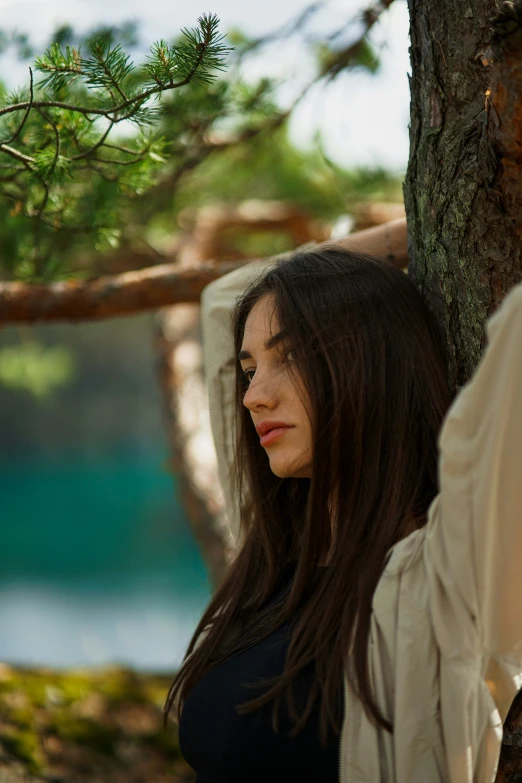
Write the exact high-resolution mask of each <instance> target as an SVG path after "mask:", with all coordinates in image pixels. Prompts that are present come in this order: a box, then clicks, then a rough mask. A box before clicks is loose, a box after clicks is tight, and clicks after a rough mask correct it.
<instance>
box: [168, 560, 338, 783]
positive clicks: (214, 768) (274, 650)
mask: <svg viewBox="0 0 522 783" xmlns="http://www.w3.org/2000/svg"><path fill="white" fill-rule="evenodd" d="M290 578H291V577H290ZM288 583H289V579H288V572H287V574H286V577H285V578H284V579H283V582H282V584H280V586H279V588H278V589H277V591H276V593H275V594H274V596H273V598H272V599H271V601H275V600H276V599H277V597H278V596H279V595H280V593H281V592H282V591H283V590H285V589H287V588H288ZM271 601H270V602H271ZM270 602H269V603H270ZM291 623H292V618H290V619H289V620H288V621H287V622H286V623H284V624H283V625H282V626H280V627H279V628H277V629H276V630H275V631H274V632H273V633H271V634H270V635H269V636H267V637H266V638H265V639H263V640H262V641H261V642H259V643H258V644H254V645H253V646H251V647H249V648H247V649H246V650H243V651H242V652H240V653H236V654H235V655H233V656H232V657H231V658H229V659H228V660H226V661H224V663H222V664H221V665H219V666H217V667H216V668H214V669H213V670H212V671H210V672H208V673H207V674H206V675H205V676H204V677H202V678H201V680H200V681H199V682H198V683H197V684H196V685H195V687H194V688H193V690H192V691H191V693H190V694H189V696H188V697H187V700H186V701H185V704H184V706H183V710H182V713H181V719H180V723H179V745H180V750H181V753H182V755H183V757H184V759H185V761H186V762H187V763H188V764H189V765H190V766H191V767H192V768H193V769H194V770H195V772H196V774H197V777H196V783H283V782H284V783H294V781H295V783H317V782H318V781H321V783H338V781H339V742H340V738H339V736H335V735H334V734H333V731H332V729H331V727H329V734H328V744H327V746H326V747H323V746H322V745H321V744H320V742H319V702H318V700H317V699H316V701H315V704H314V707H313V709H312V712H311V714H310V716H309V718H308V721H307V723H306V724H305V726H304V728H303V729H302V730H301V731H300V733H299V734H298V735H297V736H296V737H294V738H293V739H290V738H288V733H289V731H290V729H291V728H292V725H293V724H292V722H291V721H290V718H289V716H288V707H287V704H286V694H283V696H282V697H280V704H279V725H278V733H277V734H275V733H274V732H273V730H272V710H273V706H274V702H273V700H271V701H270V702H269V703H268V704H265V705H264V706H263V707H261V708H260V709H258V710H256V711H254V712H251V713H250V714H248V715H238V714H237V713H236V711H235V709H234V707H235V706H236V705H237V704H239V703H243V702H245V701H250V700H251V699H253V698H255V697H256V696H258V695H260V694H262V693H264V692H266V690H267V686H266V685H262V686H260V689H259V690H258V689H257V688H254V687H252V688H245V687H243V686H242V683H245V682H246V683H254V682H255V681H256V680H257V678H258V677H260V678H264V677H272V676H274V675H277V674H282V672H283V668H284V663H285V658H286V652H287V649H288V643H289V632H290V625H291ZM313 676H314V671H313V663H311V664H309V665H308V666H307V667H306V668H305V669H304V670H303V671H302V672H301V674H300V676H299V677H298V678H297V680H295V681H294V688H293V693H294V699H295V703H296V708H297V714H298V715H301V714H302V710H303V708H304V706H305V704H306V696H307V694H308V692H309V689H310V686H311V683H312V678H313ZM335 704H336V707H335V714H336V717H337V718H338V719H339V720H340V721H342V718H343V713H344V698H343V683H342V682H341V683H340V684H339V688H338V690H337V694H336V703H335Z"/></svg>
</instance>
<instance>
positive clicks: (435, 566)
mask: <svg viewBox="0 0 522 783" xmlns="http://www.w3.org/2000/svg"><path fill="white" fill-rule="evenodd" d="M486 330H487V338H488V339H487V348H486V351H485V353H484V355H483V357H482V359H481V361H480V363H479V365H478V367H477V369H476V371H475V373H474V375H473V377H472V379H471V380H470V381H469V383H468V384H466V385H465V386H464V387H463V388H462V389H461V390H460V392H459V393H458V395H457V397H456V398H455V400H454V402H453V404H452V406H451V408H450V410H449V411H448V413H447V415H446V418H445V420H444V422H443V426H442V429H441V432H440V435H439V443H438V445H439V482H440V492H439V494H438V495H437V497H436V498H435V499H434V501H433V503H432V505H431V507H430V510H429V515H428V525H427V528H426V538H425V548H424V559H425V564H426V568H427V573H428V580H429V583H430V594H431V607H432V615H433V621H434V629H435V633H436V636H437V641H438V644H439V646H440V648H441V650H442V651H443V652H444V653H445V654H446V655H447V656H450V657H457V656H459V657H460V656H462V655H468V654H473V653H475V654H476V653H477V652H478V651H481V652H482V653H489V654H508V655H514V656H516V657H517V658H521V659H522V284H519V285H517V286H515V287H514V288H513V289H512V290H511V291H510V292H509V293H508V295H507V296H506V298H505V299H504V301H503V302H502V304H501V305H500V307H499V308H498V310H497V311H496V312H495V313H494V315H493V316H492V317H491V318H490V319H489V320H488V322H487V325H486Z"/></svg>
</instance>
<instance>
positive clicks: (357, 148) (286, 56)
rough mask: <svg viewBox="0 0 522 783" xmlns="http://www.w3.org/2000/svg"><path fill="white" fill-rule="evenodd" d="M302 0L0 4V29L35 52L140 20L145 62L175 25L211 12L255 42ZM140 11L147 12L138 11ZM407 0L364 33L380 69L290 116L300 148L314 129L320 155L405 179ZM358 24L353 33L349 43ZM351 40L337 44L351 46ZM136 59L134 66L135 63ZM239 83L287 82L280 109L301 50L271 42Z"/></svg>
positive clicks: (314, 28)
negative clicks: (63, 27)
mask: <svg viewBox="0 0 522 783" xmlns="http://www.w3.org/2000/svg"><path fill="white" fill-rule="evenodd" d="M309 4H310V3H309V2H307V0H248V2H245V0H192V2H190V3H186V2H179V0H178V2H177V3H173V2H172V0H147V3H146V4H144V3H143V2H142V0H110V2H107V0H0V28H2V29H5V30H11V29H18V30H19V31H20V32H27V33H28V34H29V36H30V38H31V40H32V41H33V42H34V43H35V45H36V46H37V48H38V50H39V51H43V49H44V47H45V46H46V44H47V42H48V38H49V35H50V34H51V32H52V31H53V30H54V29H55V28H56V27H57V26H58V25H59V24H63V23H70V24H71V25H72V26H73V27H74V28H75V30H77V31H78V32H84V31H87V30H89V29H91V28H92V27H94V26H96V25H98V24H119V23H121V22H123V21H128V20H137V21H138V22H139V35H140V41H141V42H142V44H144V46H143V58H144V56H145V54H146V52H147V50H148V47H149V45H150V44H152V43H153V42H154V41H157V40H159V39H160V38H166V39H171V38H173V37H174V36H176V35H177V34H178V33H179V31H180V29H181V28H182V27H193V26H194V25H195V23H196V20H197V17H198V16H199V15H201V14H203V13H208V12H212V13H215V14H217V15H218V17H219V18H220V20H221V29H222V31H223V32H226V31H227V30H229V29H232V28H239V29H241V30H242V31H244V32H245V33H247V34H248V35H251V36H254V37H257V36H261V35H266V34H268V33H270V32H272V31H274V30H278V29H280V28H281V27H282V26H283V25H284V24H285V23H287V22H290V21H291V20H292V19H293V18H295V17H296V16H297V15H298V14H299V13H301V12H302V11H303V10H304V9H305V8H306V7H307V6H308V5H309ZM369 5H370V2H369V0H365V1H364V0H330V2H327V3H325V7H324V9H323V10H322V11H321V12H320V13H319V14H317V15H314V17H313V24H311V25H309V27H308V28H307V29H308V32H309V33H311V34H313V35H314V37H320V36H321V35H323V34H324V35H326V34H327V33H328V32H331V31H333V30H335V29H339V28H341V27H342V26H343V25H344V24H346V22H347V21H348V20H350V19H352V18H354V17H355V16H356V15H357V13H358V12H359V11H360V10H361V9H364V8H367V7H368V6H369ZM144 9H146V11H145V10H144ZM408 27H409V19H408V9H407V5H406V0H395V2H394V3H393V5H392V6H391V8H390V9H389V10H388V11H387V12H385V13H384V14H383V15H382V17H381V19H380V20H379V22H378V23H377V24H376V25H375V27H374V28H373V30H372V31H371V33H370V40H371V41H372V43H373V44H374V45H375V46H376V47H377V49H378V51H379V55H380V58H381V62H382V67H381V69H380V71H379V72H378V73H377V74H375V75H372V74H369V73H365V72H361V71H353V72H351V73H350V72H348V73H344V74H341V75H340V76H339V77H338V78H337V79H336V80H335V81H334V82H333V83H331V84H330V85H329V86H328V87H327V88H326V89H325V88H320V87H318V88H313V89H312V90H311V91H310V92H309V93H308V95H307V96H306V98H305V99H304V100H303V101H302V102H301V104H300V105H299V107H298V108H297V109H296V111H295V112H294V115H293V117H292V121H291V124H290V133H291V138H292V140H293V141H294V142H295V143H296V144H297V145H298V146H300V147H303V148H306V147H307V146H308V145H309V144H310V143H311V142H312V140H313V137H314V135H315V133H316V132H317V131H320V132H321V136H322V139H323V144H324V148H325V150H326V152H327V154H328V155H329V156H330V157H331V158H332V159H333V160H334V161H335V162H337V163H339V164H341V165H345V166H347V167H354V166H384V167H386V168H388V169H391V170H394V171H397V172H404V171H405V170H406V165H407V161H408V147H409V139H408V123H409V101H410V97H409V85H408V78H407V74H408V73H411V68H410V61H409V54H408V46H409V37H408ZM357 29H358V28H357V26H355V27H354V26H352V27H351V32H349V35H351V36H353V35H354V31H355V32H356V31H357ZM349 40H350V38H348V37H346V38H343V41H346V43H348V42H349ZM134 59H136V60H139V59H140V57H139V56H136V57H135V58H134ZM244 75H245V78H247V79H253V78H256V77H259V76H260V75H267V76H277V77H280V78H283V79H284V80H285V84H284V86H283V87H282V88H281V90H280V92H279V100H280V102H281V104H282V105H286V104H287V103H288V102H289V101H291V100H292V97H293V96H294V95H296V94H297V92H298V91H299V89H300V86H303V85H304V84H305V83H306V82H307V81H308V78H309V77H310V76H311V75H312V65H311V62H310V60H309V59H308V58H307V57H306V54H305V50H304V46H303V45H302V44H301V45H300V44H299V42H298V41H296V40H290V41H288V42H287V43H284V44H281V43H279V44H276V45H272V46H271V47H270V48H267V49H265V50H264V51H263V52H262V53H261V54H260V55H259V56H258V57H256V59H255V60H251V61H250V62H249V64H248V66H247V67H246V68H245V71H244ZM0 79H2V80H3V81H5V82H6V83H7V84H8V85H9V87H11V88H14V87H18V86H22V85H23V84H24V83H27V82H28V73H27V66H25V65H23V64H21V63H19V62H17V61H16V60H15V59H14V56H12V55H10V54H6V55H3V56H2V57H0Z"/></svg>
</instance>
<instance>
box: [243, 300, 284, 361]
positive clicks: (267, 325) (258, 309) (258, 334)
mask: <svg viewBox="0 0 522 783" xmlns="http://www.w3.org/2000/svg"><path fill="white" fill-rule="evenodd" d="M278 331H279V320H278V318H277V312H276V309H275V300H274V297H273V295H271V294H265V296H262V297H261V298H260V299H259V300H258V301H257V302H256V303H255V305H254V306H253V308H252V309H251V311H250V313H249V314H248V318H247V320H246V323H245V332H244V334H243V346H245V347H251V348H253V347H255V346H256V345H257V344H258V343H264V342H265V341H266V340H267V338H269V337H272V336H273V335H275V334H277V333H278Z"/></svg>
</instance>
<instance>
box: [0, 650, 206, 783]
mask: <svg viewBox="0 0 522 783" xmlns="http://www.w3.org/2000/svg"><path fill="white" fill-rule="evenodd" d="M171 679H172V678H171V677H170V676H165V675H159V674H156V675H146V674H140V675H137V674H135V673H134V672H132V671H130V670H128V669H124V668H117V667H111V668H110V669H104V670H99V671H95V672H85V671H82V670H78V671H74V670H72V671H70V672H59V671H56V672H53V671H50V670H48V669H27V668H14V667H11V666H6V665H5V664H0V715H1V718H2V720H1V725H0V779H1V780H7V779H9V780H10V781H12V783H16V781H20V783H22V781H23V783H40V781H42V782H43V781H50V780H53V781H63V783H65V782H66V781H67V782H68V781H73V780H74V781H76V783H87V781H92V780H94V779H96V780H103V781H104V783H111V781H114V782H115V783H116V782H117V781H121V780H123V779H125V780H126V781H128V783H138V781H142V780H145V779H147V780H158V781H159V780H161V781H162V783H181V781H189V780H193V779H194V775H192V774H191V770H190V768H189V767H188V765H187V764H186V762H185V761H184V760H183V758H182V756H181V753H180V750H179V745H178V733H177V728H176V726H175V725H174V724H172V723H171V724H169V726H168V727H167V728H166V729H163V727H162V718H163V713H162V707H163V703H164V700H165V693H166V692H167V689H168V686H169V685H170V682H171ZM5 774H8V775H9V776H10V777H9V778H7V777H3V776H4V775H5Z"/></svg>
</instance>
